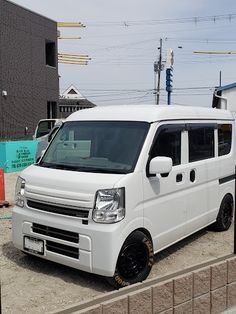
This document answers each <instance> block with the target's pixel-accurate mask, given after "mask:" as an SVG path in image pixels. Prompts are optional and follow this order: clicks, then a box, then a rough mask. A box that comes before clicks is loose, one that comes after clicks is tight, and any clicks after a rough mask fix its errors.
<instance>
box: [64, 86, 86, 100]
mask: <svg viewBox="0 0 236 314" xmlns="http://www.w3.org/2000/svg"><path fill="white" fill-rule="evenodd" d="M61 98H67V99H86V98H85V97H84V96H83V95H82V94H81V93H80V91H79V90H78V88H76V87H75V86H74V85H71V86H70V87H68V88H67V89H66V90H65V91H64V92H63V94H62V95H61Z"/></svg>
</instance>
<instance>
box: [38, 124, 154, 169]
mask: <svg viewBox="0 0 236 314" xmlns="http://www.w3.org/2000/svg"><path fill="white" fill-rule="evenodd" d="M148 129H149V124H148V123H147V122H135V121H71V122H70V121H69V122H66V123H65V124H63V125H62V127H61V128H60V129H59V130H58V132H57V133H56V135H55V137H53V139H52V141H51V143H50V146H49V148H48V150H47V151H46V153H45V155H44V156H43V159H42V161H41V162H40V164H39V165H41V166H44V167H49V168H58V169H64V170H74V171H86V172H99V173H129V172H132V171H133V169H134V167H135V165H136V162H137V159H138V157H139V153H140V150H141V148H142V145H143V143H144V140H145V138H146V134H147V132H148Z"/></svg>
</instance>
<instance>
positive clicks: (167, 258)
mask: <svg viewBox="0 0 236 314" xmlns="http://www.w3.org/2000/svg"><path fill="white" fill-rule="evenodd" d="M16 177H17V175H16V174H5V182H6V199H7V200H8V201H9V202H10V203H11V204H13V202H14V185H15V180H16ZM11 210H12V207H10V208H9V209H0V217H2V216H8V215H9V216H10V215H11ZM0 235H1V237H0V278H1V285H2V312H3V314H5V313H15V314H18V313H32V314H33V313H49V312H51V311H54V310H59V309H63V308H64V307H66V306H69V305H70V304H74V303H77V302H80V301H85V300H88V299H91V298H93V297H95V296H97V295H99V294H102V293H105V292H108V291H112V288H110V286H109V285H108V284H107V283H106V282H105V281H104V280H103V278H102V277H100V276H97V275H93V274H88V273H85V272H81V271H78V270H75V269H72V268H69V267H66V266H62V265H58V264H55V263H52V262H48V261H45V260H41V259H39V258H36V257H33V256H27V255H25V254H24V253H22V252H21V251H19V250H17V249H15V248H14V247H13V245H12V242H11V220H10V219H9V220H8V219H1V220H0ZM232 252H233V226H231V228H230V230H229V231H227V232H220V233H216V232H212V231H209V230H206V229H205V230H202V231H200V232H198V233H196V234H195V235H193V236H191V237H189V238H187V239H185V240H184V241H181V242H180V243H178V244H176V245H174V246H172V247H170V248H168V249H166V250H165V251H163V252H161V253H159V254H157V255H156V258H155V259H156V260H155V264H154V266H153V269H152V271H151V274H150V275H149V278H154V277H156V276H159V277H161V276H163V275H166V274H169V273H172V272H176V271H179V270H182V269H184V268H187V267H190V266H193V265H197V264H199V263H202V262H206V261H209V260H212V259H214V258H217V257H221V256H224V255H228V254H230V253H232Z"/></svg>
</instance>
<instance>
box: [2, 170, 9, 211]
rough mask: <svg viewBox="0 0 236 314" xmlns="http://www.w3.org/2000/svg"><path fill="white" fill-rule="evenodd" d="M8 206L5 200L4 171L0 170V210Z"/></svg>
mask: <svg viewBox="0 0 236 314" xmlns="http://www.w3.org/2000/svg"><path fill="white" fill-rule="evenodd" d="M8 206H9V202H7V201H6V200H5V182H4V169H0V208H1V207H8Z"/></svg>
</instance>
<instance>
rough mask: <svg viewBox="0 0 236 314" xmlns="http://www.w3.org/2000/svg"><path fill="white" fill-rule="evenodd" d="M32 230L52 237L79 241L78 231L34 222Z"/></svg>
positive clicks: (74, 241)
mask: <svg viewBox="0 0 236 314" xmlns="http://www.w3.org/2000/svg"><path fill="white" fill-rule="evenodd" d="M32 230H33V232H35V233H39V234H43V235H46V236H49V237H52V238H57V239H61V240H65V241H69V242H73V243H79V234H78V233H76V232H71V231H66V230H61V229H57V228H52V227H48V226H44V225H40V224H35V223H33V227H32Z"/></svg>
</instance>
